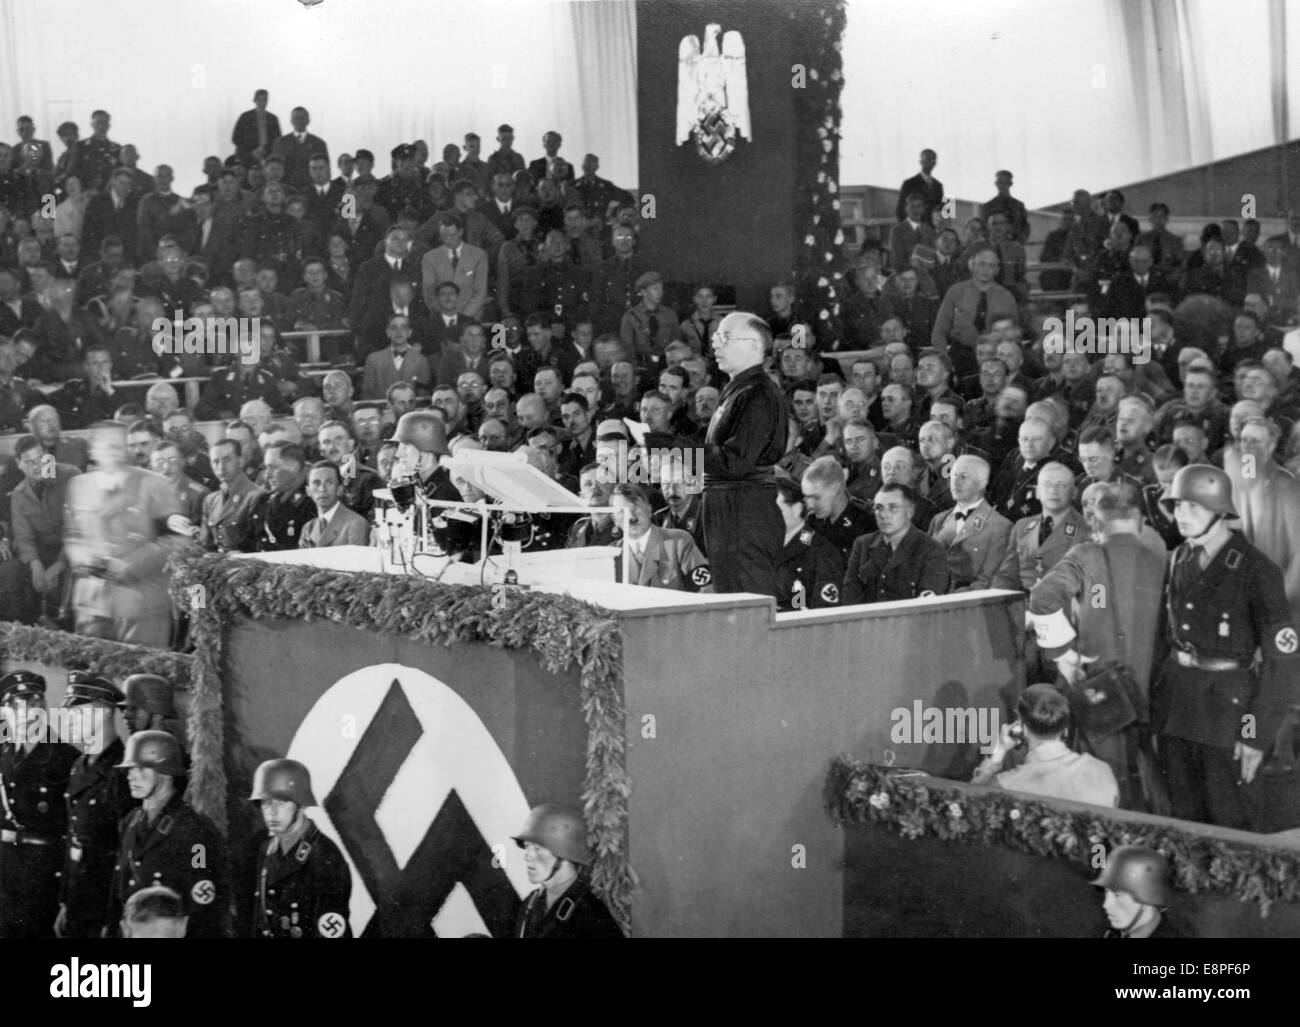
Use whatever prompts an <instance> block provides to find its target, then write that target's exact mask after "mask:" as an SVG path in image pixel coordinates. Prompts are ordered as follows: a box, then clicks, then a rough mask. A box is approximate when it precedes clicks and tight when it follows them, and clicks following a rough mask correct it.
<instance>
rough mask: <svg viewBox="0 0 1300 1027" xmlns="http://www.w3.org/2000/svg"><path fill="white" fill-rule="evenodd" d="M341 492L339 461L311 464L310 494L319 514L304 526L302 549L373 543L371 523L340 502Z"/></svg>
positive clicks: (308, 477) (300, 543) (299, 542)
mask: <svg viewBox="0 0 1300 1027" xmlns="http://www.w3.org/2000/svg"><path fill="white" fill-rule="evenodd" d="M342 491H343V479H342V478H341V477H340V475H339V469H338V465H337V464H332V463H330V462H329V461H328V460H321V461H320V462H319V463H315V464H312V467H311V472H310V473H309V474H308V475H307V495H309V496H311V499H312V502H314V503H315V504H316V510H317V515H316V516H315V517H314V518H313V519H312V520H310V521H308V522H307V526H306V527H305V528H303V529H302V536H301V538H299V540H298V548H299V549H323V548H325V547H326V546H365V545H369V544H370V526H369V525H368V524H366V522H365V518H363V517H362V516H361V515H360V514H356V513H353V512H352V511H351V510H349V509H348V508H347V507H346V506H344V505H343V504H342V503H341V502H339V494H340V493H341V492H342Z"/></svg>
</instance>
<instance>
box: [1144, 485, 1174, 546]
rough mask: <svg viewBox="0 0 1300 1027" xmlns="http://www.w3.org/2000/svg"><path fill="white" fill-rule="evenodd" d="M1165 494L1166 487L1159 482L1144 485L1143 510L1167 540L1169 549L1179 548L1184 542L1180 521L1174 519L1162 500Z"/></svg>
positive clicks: (1149, 521)
mask: <svg viewBox="0 0 1300 1027" xmlns="http://www.w3.org/2000/svg"><path fill="white" fill-rule="evenodd" d="M1164 494H1165V487H1164V486H1163V485H1161V484H1160V483H1159V482H1156V483H1155V484H1154V485H1147V486H1144V487H1143V489H1142V512H1143V514H1145V515H1146V519H1147V523H1148V524H1150V525H1151V527H1153V528H1154V529H1155V530H1156V531H1157V532H1158V533H1159V535H1160V537H1161V538H1162V539H1164V541H1165V547H1166V548H1167V549H1177V548H1178V547H1179V546H1180V545H1181V544H1182V539H1183V537H1182V535H1180V534H1179V533H1178V522H1177V521H1175V520H1174V519H1173V517H1172V516H1171V515H1170V514H1169V512H1168V511H1167V510H1165V508H1164V505H1163V504H1162V503H1161V502H1160V500H1161V498H1163V496H1164Z"/></svg>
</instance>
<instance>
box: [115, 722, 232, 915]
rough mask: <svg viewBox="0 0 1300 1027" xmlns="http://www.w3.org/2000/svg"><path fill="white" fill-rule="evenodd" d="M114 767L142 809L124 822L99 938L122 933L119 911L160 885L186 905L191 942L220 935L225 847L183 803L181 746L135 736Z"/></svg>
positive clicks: (157, 735)
mask: <svg viewBox="0 0 1300 1027" xmlns="http://www.w3.org/2000/svg"><path fill="white" fill-rule="evenodd" d="M118 768H119V769H122V770H125V771H126V772H127V783H128V784H129V785H130V787H131V797H132V798H133V799H139V800H140V801H141V807H140V808H139V809H137V810H135V811H134V812H133V813H131V814H130V815H128V816H127V818H126V820H125V821H124V822H123V824H122V842H121V845H120V847H119V849H118V854H117V863H116V865H115V866H114V867H113V880H112V887H111V890H110V895H109V902H108V912H107V916H106V918H105V920H104V932H105V935H106V936H108V937H111V936H113V935H114V934H115V933H116V932H117V931H119V930H120V922H121V918H122V910H123V907H124V905H125V903H126V901H127V899H129V898H130V897H131V896H132V895H133V894H134V893H135V892H137V891H139V890H140V889H141V888H148V887H151V886H153V885H164V886H166V887H168V888H171V889H173V890H174V891H175V892H176V894H178V895H179V896H180V897H181V900H182V901H183V902H184V903H185V911H186V913H187V914H188V916H189V918H190V919H189V928H188V933H189V936H191V937H195V938H218V937H224V936H225V933H226V923H225V907H226V902H227V896H226V881H225V843H224V841H223V840H222V837H221V834H220V832H219V831H218V830H217V827H216V825H215V824H213V823H212V821H211V820H209V819H208V818H207V817H205V816H204V815H203V814H201V813H199V812H198V811H197V810H195V809H194V808H193V807H192V806H190V805H189V803H187V802H186V801H185V800H184V798H183V797H182V796H183V788H182V787H181V786H182V785H183V783H184V782H183V778H184V776H185V763H184V757H183V754H182V752H181V745H180V742H178V741H177V740H176V739H175V738H173V737H172V736H171V735H169V734H167V732H165V731H137V732H136V733H135V734H133V735H132V736H131V737H130V738H129V739H128V740H127V743H126V750H125V753H124V754H123V757H122V762H121V763H119V764H118Z"/></svg>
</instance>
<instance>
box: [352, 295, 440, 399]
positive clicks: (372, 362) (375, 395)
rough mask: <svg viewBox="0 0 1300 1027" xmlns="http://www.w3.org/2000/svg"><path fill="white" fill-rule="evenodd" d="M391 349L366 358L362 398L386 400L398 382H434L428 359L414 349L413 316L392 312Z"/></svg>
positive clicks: (416, 383)
mask: <svg viewBox="0 0 1300 1027" xmlns="http://www.w3.org/2000/svg"><path fill="white" fill-rule="evenodd" d="M387 331H388V348H387V349H379V350H375V352H373V353H371V354H370V356H368V357H366V370H365V374H364V376H363V377H362V380H361V398H362V399H383V398H385V397H386V396H387V395H388V389H389V386H391V385H393V384H394V383H395V382H412V383H414V384H415V385H417V386H419V387H420V388H425V389H427V388H429V386H430V385H431V384H432V382H431V380H430V375H429V361H428V359H427V358H426V357H425V356H424V354H423V353H412V352H411V319H410V318H409V317H404V316H402V315H401V314H393V315H392V316H391V317H389V319H388V329H387Z"/></svg>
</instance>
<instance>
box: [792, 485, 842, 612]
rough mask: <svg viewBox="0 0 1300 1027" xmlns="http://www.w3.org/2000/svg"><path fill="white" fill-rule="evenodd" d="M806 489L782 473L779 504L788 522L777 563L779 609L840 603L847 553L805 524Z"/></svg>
mask: <svg viewBox="0 0 1300 1027" xmlns="http://www.w3.org/2000/svg"><path fill="white" fill-rule="evenodd" d="M802 492H803V490H802V489H801V488H800V487H799V486H798V485H797V484H796V483H795V482H793V481H791V480H790V479H789V478H787V477H785V476H781V477H779V478H778V479H777V482H776V505H777V509H779V510H780V511H781V519H782V520H783V521H784V522H785V546H784V548H783V549H782V550H781V558H780V560H779V562H778V563H777V566H776V586H777V594H776V608H777V609H778V610H820V609H825V608H826V607H836V606H839V605H840V600H841V598H842V596H841V594H840V582H842V581H843V580H844V554H843V553H841V552H840V551H839V550H838V549H837V548H836V547H835V546H833V545H832V544H831V543H830V542H827V541H826V539H824V538H822V537H821V536H820V535H819V534H817V532H815V531H813V529H812V528H810V527H808V526H807V524H805V523H804V502H803V494H802Z"/></svg>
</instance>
